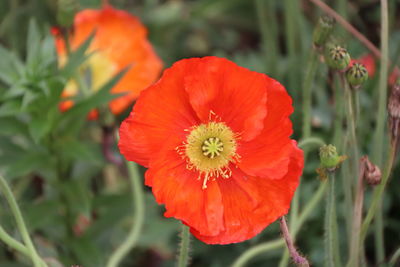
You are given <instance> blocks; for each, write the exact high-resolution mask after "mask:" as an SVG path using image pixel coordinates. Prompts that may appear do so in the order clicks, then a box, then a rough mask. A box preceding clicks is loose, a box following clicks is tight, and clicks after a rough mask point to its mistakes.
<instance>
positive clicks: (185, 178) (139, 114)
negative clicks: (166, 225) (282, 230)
mask: <svg viewBox="0 0 400 267" xmlns="http://www.w3.org/2000/svg"><path fill="white" fill-rule="evenodd" d="M292 112H293V108H292V101H291V98H290V96H289V95H288V94H287V92H286V90H285V88H284V87H283V86H282V85H281V84H280V83H278V82H277V81H275V80H273V79H271V78H270V77H268V76H266V75H264V74H260V73H257V72H253V71H250V70H247V69H245V68H242V67H239V66H237V65H236V64H234V63H233V62H230V61H228V60H226V59H223V58H217V57H205V58H192V59H184V60H181V61H179V62H177V63H175V64H174V65H173V66H172V67H171V68H169V69H167V70H166V71H165V72H164V74H163V76H162V77H161V79H160V80H159V81H158V82H157V83H156V84H154V85H152V86H150V87H149V88H148V89H146V90H145V91H143V92H142V94H141V96H140V97H139V99H138V100H137V102H136V104H135V106H134V108H133V110H132V112H131V114H130V116H129V117H128V118H127V119H126V120H125V121H124V122H123V123H122V125H121V128H120V141H119V144H118V145H119V149H120V151H121V153H122V154H123V155H124V156H125V157H126V159H128V160H130V161H136V162H138V163H139V164H141V165H143V166H145V167H148V168H149V169H148V170H147V172H146V175H145V181H146V185H148V186H151V187H152V191H153V194H154V196H155V198H156V200H157V202H158V203H160V204H164V205H165V208H166V212H165V216H166V217H175V218H177V219H179V220H181V221H182V222H183V223H185V224H186V225H188V226H190V228H191V232H192V234H193V235H195V236H196V237H197V238H198V239H200V240H202V241H204V242H206V243H210V244H228V243H234V242H240V241H244V240H247V239H249V238H252V237H254V236H255V235H257V234H258V233H259V232H260V231H262V230H263V229H264V228H265V227H266V226H267V225H269V224H270V223H272V222H273V221H275V220H276V219H277V218H279V217H280V216H282V215H285V214H286V213H287V212H288V210H289V206H290V201H291V199H292V196H293V194H294V192H295V190H296V188H297V185H298V183H299V177H300V175H301V172H302V169H303V152H302V151H301V150H300V149H299V148H297V146H296V142H295V141H293V140H291V139H290V135H291V134H292V123H291V121H290V120H289V115H290V114H291V113H292Z"/></svg>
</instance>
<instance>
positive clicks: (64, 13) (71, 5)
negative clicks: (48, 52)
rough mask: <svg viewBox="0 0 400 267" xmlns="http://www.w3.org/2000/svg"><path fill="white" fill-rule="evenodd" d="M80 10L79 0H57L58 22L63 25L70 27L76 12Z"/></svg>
mask: <svg viewBox="0 0 400 267" xmlns="http://www.w3.org/2000/svg"><path fill="white" fill-rule="evenodd" d="M78 10H79V3H78V1H77V0H58V1H57V23H58V25H59V26H61V27H65V28H69V27H71V26H72V25H73V23H74V17H75V13H76V12H77V11H78Z"/></svg>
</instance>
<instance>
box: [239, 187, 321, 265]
mask: <svg viewBox="0 0 400 267" xmlns="http://www.w3.org/2000/svg"><path fill="white" fill-rule="evenodd" d="M326 187H327V182H326V181H325V182H321V183H320V185H319V187H318V190H317V192H316V193H315V194H314V196H313V197H312V198H311V199H310V201H308V202H307V205H306V206H305V207H304V210H303V211H302V212H301V213H300V216H299V217H298V218H297V220H296V223H295V224H294V225H293V228H292V237H293V238H295V237H296V235H297V233H298V231H299V230H300V229H301V226H302V225H303V223H304V222H305V221H306V220H307V218H308V216H309V215H310V214H311V213H312V212H313V211H314V210H315V207H316V206H317V204H318V203H320V201H321V198H322V197H323V195H324V193H325V190H326ZM284 244H285V243H284V241H283V240H282V239H277V240H274V241H268V242H265V243H261V244H258V245H256V246H254V247H251V248H250V249H248V250H246V251H245V252H244V253H242V254H241V255H240V256H239V257H238V258H237V259H236V260H235V261H234V262H233V264H232V267H243V266H245V265H246V263H247V262H248V261H250V260H251V259H252V258H254V257H255V256H257V255H259V254H262V253H265V252H267V251H270V250H273V249H277V248H281V247H283V246H284Z"/></svg>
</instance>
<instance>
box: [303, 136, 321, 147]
mask: <svg viewBox="0 0 400 267" xmlns="http://www.w3.org/2000/svg"><path fill="white" fill-rule="evenodd" d="M323 145H325V142H324V141H323V140H322V139H321V138H319V137H307V138H304V139H301V140H300V141H299V147H300V148H302V149H305V148H306V147H308V146H323Z"/></svg>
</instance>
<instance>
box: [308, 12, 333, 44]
mask: <svg viewBox="0 0 400 267" xmlns="http://www.w3.org/2000/svg"><path fill="white" fill-rule="evenodd" d="M334 24H335V20H334V19H333V18H332V17H329V16H322V17H320V18H319V20H318V24H317V26H316V27H315V30H314V33H313V42H314V45H315V46H316V47H321V46H323V45H324V44H325V43H326V41H327V40H328V38H329V35H330V34H331V32H332V30H333V26H334Z"/></svg>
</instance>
